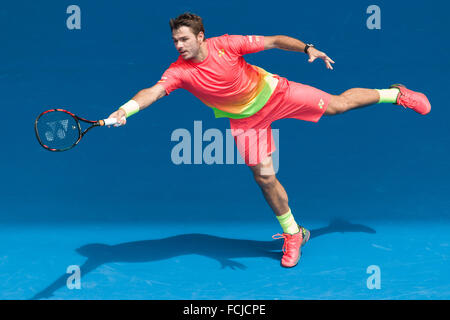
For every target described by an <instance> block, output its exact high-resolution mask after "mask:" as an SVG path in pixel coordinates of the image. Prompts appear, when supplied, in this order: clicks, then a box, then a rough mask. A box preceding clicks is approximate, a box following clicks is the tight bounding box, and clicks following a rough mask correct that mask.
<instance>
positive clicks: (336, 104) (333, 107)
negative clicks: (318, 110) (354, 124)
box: [325, 96, 349, 116]
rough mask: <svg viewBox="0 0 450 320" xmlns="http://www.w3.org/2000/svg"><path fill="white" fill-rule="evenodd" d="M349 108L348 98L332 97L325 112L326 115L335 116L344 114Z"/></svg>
mask: <svg viewBox="0 0 450 320" xmlns="http://www.w3.org/2000/svg"><path fill="white" fill-rule="evenodd" d="M348 106H349V102H348V101H347V98H346V97H343V96H332V97H331V99H330V102H329V103H328V106H327V110H326V111H325V115H329V116H334V115H336V114H340V113H343V112H345V111H347V109H348Z"/></svg>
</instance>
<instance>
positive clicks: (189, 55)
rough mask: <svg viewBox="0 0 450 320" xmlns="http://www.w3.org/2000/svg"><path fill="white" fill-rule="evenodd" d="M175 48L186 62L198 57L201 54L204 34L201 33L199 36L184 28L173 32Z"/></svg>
mask: <svg viewBox="0 0 450 320" xmlns="http://www.w3.org/2000/svg"><path fill="white" fill-rule="evenodd" d="M172 39H173V43H174V44H175V48H176V49H177V51H178V52H179V53H180V55H181V56H182V57H183V59H185V60H189V59H193V58H195V57H197V55H198V54H199V52H200V45H201V44H202V42H203V39H204V34H203V32H200V33H199V34H198V35H197V36H195V34H194V33H193V32H192V30H191V29H190V28H189V27H186V26H182V27H180V28H178V29H176V30H174V31H173V32H172Z"/></svg>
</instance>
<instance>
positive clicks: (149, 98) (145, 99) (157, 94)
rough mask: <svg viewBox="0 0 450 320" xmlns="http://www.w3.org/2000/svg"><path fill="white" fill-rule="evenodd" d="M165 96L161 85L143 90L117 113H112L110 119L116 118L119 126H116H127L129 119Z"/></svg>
mask: <svg viewBox="0 0 450 320" xmlns="http://www.w3.org/2000/svg"><path fill="white" fill-rule="evenodd" d="M165 95H166V90H165V89H164V87H163V86H162V85H160V84H155V85H154V86H153V87H151V88H147V89H142V90H141V91H139V92H138V93H137V94H136V95H135V96H134V97H133V98H132V99H131V100H130V101H128V102H127V103H125V104H124V105H123V106H121V107H120V108H119V109H118V110H117V111H114V112H113V113H111V115H110V116H109V117H108V119H109V118H116V119H117V124H116V125H115V126H122V125H125V124H126V123H127V120H126V118H127V117H129V116H131V115H133V114H135V113H136V112H139V111H141V110H144V109H145V108H147V107H148V106H150V105H151V104H153V103H154V102H155V101H157V100H159V99H161V98H162V97H164V96H165Z"/></svg>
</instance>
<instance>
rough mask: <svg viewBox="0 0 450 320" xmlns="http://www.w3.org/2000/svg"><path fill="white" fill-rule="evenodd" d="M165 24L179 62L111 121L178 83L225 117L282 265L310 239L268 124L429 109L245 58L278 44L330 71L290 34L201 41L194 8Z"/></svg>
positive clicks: (421, 98) (401, 96) (399, 92)
mask: <svg viewBox="0 0 450 320" xmlns="http://www.w3.org/2000/svg"><path fill="white" fill-rule="evenodd" d="M170 26H171V30H172V39H173V41H174V44H175V48H176V49H177V51H178V52H179V53H180V55H179V57H178V59H177V61H175V62H174V63H172V64H171V65H170V67H169V68H168V69H167V70H166V71H165V72H164V74H163V75H162V77H161V79H160V80H159V81H158V83H156V84H155V85H154V86H153V87H151V88H148V89H143V90H141V91H139V92H138V93H137V94H136V95H135V96H134V97H133V98H132V99H131V100H130V101H128V102H127V103H126V104H124V105H123V106H121V107H120V108H119V109H118V110H117V111H115V112H114V113H112V114H111V115H110V118H116V119H117V120H118V121H119V122H118V125H124V124H125V123H126V121H127V120H126V118H127V117H129V116H131V115H133V114H135V113H136V112H138V111H140V110H143V109H145V108H147V107H148V106H150V105H151V104H152V103H154V102H155V101H157V100H158V99H160V98H162V97H164V96H166V95H169V94H170V93H171V92H172V91H173V90H175V89H179V88H183V89H186V90H188V91H189V92H191V93H192V94H194V95H195V96H196V97H197V98H198V99H200V100H201V101H202V102H203V103H204V104H206V105H207V106H208V107H210V108H212V109H213V111H214V114H215V116H216V117H227V118H229V119H230V127H231V132H232V135H233V136H234V138H235V141H236V145H237V147H238V150H239V152H240V154H241V155H242V157H243V159H244V160H245V162H246V164H247V165H248V166H249V168H250V169H251V170H252V172H253V176H254V178H255V181H256V182H257V184H258V185H259V186H260V188H261V190H262V193H263V195H264V197H265V199H266V201H267V202H268V204H269V205H270V207H271V208H272V210H273V211H274V213H275V215H276V217H277V219H278V221H279V222H280V225H281V227H282V229H283V234H277V235H275V236H274V238H275V239H278V238H284V245H283V253H284V254H283V257H282V260H281V265H282V266H284V267H294V266H295V265H297V263H298V261H299V259H300V256H301V247H302V246H303V245H304V244H305V243H306V242H307V241H308V240H309V237H310V232H309V231H308V230H307V229H306V228H304V227H302V226H299V225H298V224H297V223H296V221H295V219H294V216H293V214H292V212H291V209H290V207H289V205H288V197H287V193H286V191H285V190H284V188H283V186H282V185H281V184H280V182H279V181H278V180H277V178H276V176H275V171H274V168H273V163H272V157H271V154H272V153H273V152H274V150H275V145H274V140H273V137H272V131H271V123H272V122H273V121H276V120H279V119H285V118H294V119H300V120H305V121H312V122H318V121H319V119H320V118H321V117H322V115H327V116H330V115H336V114H341V113H344V112H346V111H349V110H352V109H356V108H361V107H365V106H368V105H372V104H377V103H392V104H395V105H401V106H403V107H405V108H410V109H413V110H414V111H416V112H418V113H419V114H422V115H425V114H427V113H429V112H430V110H431V105H430V103H429V101H428V99H427V97H426V96H425V95H424V94H422V93H419V92H414V91H411V90H409V89H407V88H406V87H405V86H403V85H399V84H396V85H392V86H391V87H390V88H389V89H381V90H378V89H363V88H353V89H349V90H347V91H345V92H343V93H341V94H340V95H331V94H328V93H326V92H324V91H321V90H319V89H316V88H313V87H311V86H308V85H304V84H300V83H296V82H293V81H289V80H287V79H286V78H283V77H280V76H278V75H275V74H271V73H270V72H267V71H266V70H264V69H262V68H260V67H257V66H253V65H250V64H248V63H247V62H246V61H245V60H244V58H243V55H245V54H249V53H255V52H258V51H262V50H268V49H273V48H278V49H283V50H289V51H298V52H304V53H306V54H307V55H308V56H309V60H308V61H309V62H313V61H314V60H316V59H322V60H323V61H324V63H325V66H326V67H327V68H328V69H330V70H332V69H333V67H332V64H334V61H333V60H332V59H331V58H330V57H328V56H327V55H326V54H325V53H324V52H322V51H319V50H317V49H316V48H315V47H314V46H313V45H312V44H305V43H303V42H302V41H300V40H297V39H294V38H291V37H287V36H281V35H279V36H256V35H251V36H239V35H228V34H225V35H223V36H220V37H214V38H208V39H206V38H205V30H204V27H203V23H202V19H201V18H200V17H199V16H197V15H195V14H191V13H184V14H182V15H180V16H178V17H177V18H176V19H171V20H170Z"/></svg>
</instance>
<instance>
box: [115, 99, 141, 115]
mask: <svg viewBox="0 0 450 320" xmlns="http://www.w3.org/2000/svg"><path fill="white" fill-rule="evenodd" d="M119 109H122V110H123V111H125V115H126V116H127V118H128V117H129V116H132V115H133V114H135V113H137V112H139V104H138V103H137V102H136V101H135V100H130V101H128V102H127V103H125V104H124V105H123V106H121V107H120V108H119Z"/></svg>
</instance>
